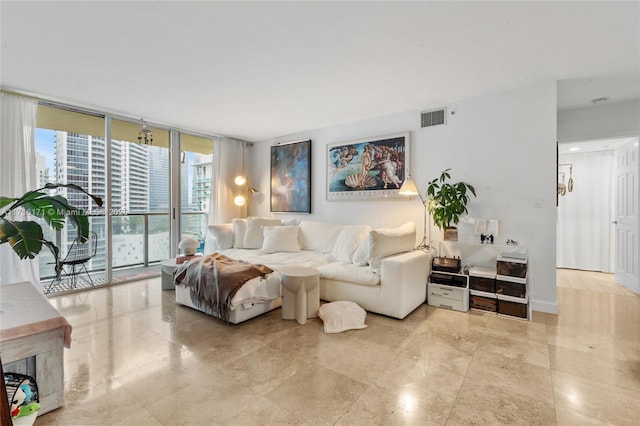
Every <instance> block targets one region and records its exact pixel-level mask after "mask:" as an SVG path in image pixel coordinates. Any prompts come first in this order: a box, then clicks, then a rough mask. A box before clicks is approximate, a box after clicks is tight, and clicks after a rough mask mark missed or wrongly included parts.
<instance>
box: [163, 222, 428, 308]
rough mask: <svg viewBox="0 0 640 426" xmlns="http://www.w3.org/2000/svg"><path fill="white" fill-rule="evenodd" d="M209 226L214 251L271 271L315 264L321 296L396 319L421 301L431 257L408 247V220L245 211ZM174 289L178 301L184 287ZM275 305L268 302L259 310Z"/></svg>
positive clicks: (411, 226)
mask: <svg viewBox="0 0 640 426" xmlns="http://www.w3.org/2000/svg"><path fill="white" fill-rule="evenodd" d="M209 231H210V232H209V236H208V241H207V243H206V247H207V252H212V251H219V252H221V253H222V254H224V255H226V256H229V257H231V258H234V259H240V260H245V261H248V262H251V263H256V264H264V265H267V266H269V267H271V268H272V269H274V270H276V271H277V270H278V268H279V267H282V266H287V265H298V266H307V267H311V268H315V269H317V270H318V271H319V272H320V298H321V299H322V300H325V301H330V302H332V301H338V300H348V301H352V302H356V303H357V304H358V305H360V306H361V307H363V308H364V309H366V310H367V311H370V312H375V313H378V314H383V315H387V316H390V317H394V318H398V319H402V318H404V317H406V316H407V315H408V314H409V313H411V312H412V311H413V310H414V309H415V308H416V307H418V306H419V305H420V304H422V303H424V302H425V298H426V287H427V286H426V282H427V276H428V274H429V268H430V263H431V262H430V258H429V255H428V254H427V253H424V252H422V251H420V250H413V247H414V245H415V240H416V236H415V225H414V224H413V223H406V224H404V225H402V226H400V227H398V228H393V229H372V228H371V227H370V226H368V225H339V224H333V223H325V222H317V221H309V220H301V221H300V222H299V223H286V222H285V223H284V224H283V223H281V221H280V219H273V218H260V217H249V218H247V219H234V220H233V223H229V224H223V225H213V226H210V227H209ZM177 290H178V292H177V293H176V297H177V300H178V301H179V302H180V299H183V300H184V299H185V293H184V291H185V290H184V289H180V288H177ZM179 293H180V294H181V296H179ZM181 303H182V302H181ZM183 304H186V303H183ZM277 306H279V304H277V305H274V304H273V303H272V304H271V305H270V306H267V307H265V308H264V310H265V311H266V310H268V309H269V308H270V309H273V308H274V307H277Z"/></svg>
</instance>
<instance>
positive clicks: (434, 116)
mask: <svg viewBox="0 0 640 426" xmlns="http://www.w3.org/2000/svg"><path fill="white" fill-rule="evenodd" d="M446 117H447V109H446V108H440V109H434V110H432V111H425V112H423V113H422V114H420V125H421V126H422V127H431V126H437V125H439V124H447V122H446Z"/></svg>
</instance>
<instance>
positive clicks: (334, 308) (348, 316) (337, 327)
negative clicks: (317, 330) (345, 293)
mask: <svg viewBox="0 0 640 426" xmlns="http://www.w3.org/2000/svg"><path fill="white" fill-rule="evenodd" d="M318 316H319V317H320V318H322V321H323V322H324V332H325V333H342V332H343V331H347V330H357V329H361V328H366V327H367V326H366V324H365V323H364V320H365V318H366V317H367V312H366V311H365V310H364V309H362V308H361V307H360V306H358V304H357V303H354V302H348V301H338V302H331V303H325V304H323V305H322V306H320V310H319V311H318Z"/></svg>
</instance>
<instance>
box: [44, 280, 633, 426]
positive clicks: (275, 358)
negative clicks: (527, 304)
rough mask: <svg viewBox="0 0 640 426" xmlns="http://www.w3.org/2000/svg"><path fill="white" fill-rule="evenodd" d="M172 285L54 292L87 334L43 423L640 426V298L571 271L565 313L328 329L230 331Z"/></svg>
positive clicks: (274, 319) (276, 318) (262, 321)
mask: <svg viewBox="0 0 640 426" xmlns="http://www.w3.org/2000/svg"><path fill="white" fill-rule="evenodd" d="M173 297H174V294H173V292H171V291H165V292H163V291H161V289H160V281H159V279H151V280H147V281H139V282H134V283H129V284H121V285H118V286H112V287H108V288H98V289H93V290H89V291H86V292H83V293H76V294H68V295H63V296H57V297H53V298H51V299H50V300H51V303H52V304H53V305H54V306H55V307H56V308H58V309H59V310H60V312H62V313H63V314H64V315H65V316H66V317H67V319H68V320H69V321H70V322H71V323H72V325H73V326H74V329H73V343H72V346H71V349H70V350H65V366H64V368H65V397H66V406H65V407H64V408H61V409H58V410H56V411H54V412H51V413H49V414H46V415H44V416H41V417H39V418H38V419H37V420H36V425H38V426H40V425H55V424H64V425H66V424H82V425H97V424H99V425H110V424H129V425H178V424H193V425H208V424H225V425H227V424H228V425H236V424H237V425H254V424H258V425H261V424H262V425H270V424H277V425H280V424H338V425H371V424H383V425H390V424H419V425H429V424H440V425H444V424H446V425H466V424H483V425H485V424H509V425H518V424H527V425H528V424H539V425H547V424H549V425H553V424H558V425H585V424H618V425H625V424H626V425H637V424H639V422H640V296H637V295H634V294H633V293H631V292H630V291H628V290H626V289H624V288H623V287H621V286H619V285H618V284H616V283H615V282H614V281H613V278H612V277H611V276H610V275H606V274H600V273H593V272H577V271H571V270H559V271H558V302H559V311H560V312H559V314H558V315H548V314H540V313H536V315H534V320H533V321H529V322H526V321H521V320H515V319H508V318H502V317H496V316H492V315H485V314H480V313H476V312H473V311H471V312H468V313H460V312H453V311H447V310H442V309H436V308H432V307H429V306H427V305H423V306H420V307H419V308H418V309H417V310H416V311H414V312H413V313H412V314H411V315H410V316H408V317H407V318H406V319H405V320H403V321H398V320H394V319H390V318H386V317H383V316H379V315H374V314H368V315H367V324H368V328H366V329H364V330H357V331H350V332H347V333H343V334H337V335H327V334H324V333H323V332H322V322H321V320H319V319H315V320H312V321H309V322H307V325H305V326H299V325H297V323H295V321H283V320H281V318H280V310H279V309H278V310H275V311H273V312H271V313H269V314H266V315H263V316H261V317H259V318H255V319H253V320H250V321H248V322H245V323H243V324H240V325H237V326H228V325H225V324H223V323H221V322H220V321H217V320H215V319H212V318H210V317H207V316H205V315H203V314H201V313H199V312H196V311H193V310H190V309H188V308H185V307H182V306H178V305H176V304H175V302H174V299H173Z"/></svg>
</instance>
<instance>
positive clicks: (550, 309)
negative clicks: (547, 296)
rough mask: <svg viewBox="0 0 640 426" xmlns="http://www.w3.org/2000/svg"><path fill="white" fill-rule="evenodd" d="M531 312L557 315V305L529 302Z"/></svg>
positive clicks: (539, 301) (535, 301) (540, 301)
mask: <svg viewBox="0 0 640 426" xmlns="http://www.w3.org/2000/svg"><path fill="white" fill-rule="evenodd" d="M531 310H532V311H538V312H546V313H548V314H557V313H558V303H557V302H556V303H551V302H546V301H544V300H531Z"/></svg>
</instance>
